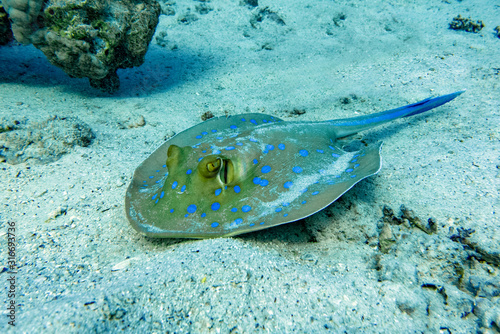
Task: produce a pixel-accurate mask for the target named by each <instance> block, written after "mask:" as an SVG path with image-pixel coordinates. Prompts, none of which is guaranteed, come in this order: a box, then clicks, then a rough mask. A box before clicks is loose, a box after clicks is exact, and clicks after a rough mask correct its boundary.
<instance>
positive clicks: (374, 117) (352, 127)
mask: <svg viewBox="0 0 500 334" xmlns="http://www.w3.org/2000/svg"><path fill="white" fill-rule="evenodd" d="M463 92H465V91H464V90H462V91H458V92H455V93H451V94H447V95H442V96H438V97H434V98H430V97H429V98H427V99H425V100H422V101H420V102H417V103H413V104H409V105H407V106H404V107H399V108H396V109H391V110H386V111H383V112H379V113H376V114H370V115H366V116H360V117H353V118H344V119H336V120H332V121H328V122H329V124H330V125H332V126H334V127H335V134H336V136H337V138H341V137H346V136H349V135H352V134H354V133H358V132H360V131H364V130H367V129H370V128H373V127H375V126H378V125H381V124H384V123H387V122H390V121H392V120H395V119H398V118H401V117H409V116H414V115H418V114H421V113H423V112H426V111H428V110H431V109H434V108H437V107H439V106H441V105H443V104H445V103H448V102H450V101H451V100H453V99H454V98H456V97H457V96H459V95H460V94H462V93H463Z"/></svg>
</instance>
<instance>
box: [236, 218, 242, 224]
mask: <svg viewBox="0 0 500 334" xmlns="http://www.w3.org/2000/svg"><path fill="white" fill-rule="evenodd" d="M234 222H235V223H236V225H239V224H241V223H243V219H241V218H237V219H235V220H234Z"/></svg>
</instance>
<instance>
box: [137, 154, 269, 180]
mask: <svg viewBox="0 0 500 334" xmlns="http://www.w3.org/2000/svg"><path fill="white" fill-rule="evenodd" d="M258 163H259V160H257V159H253V164H254V165H256V164H258ZM144 182H146V181H144Z"/></svg>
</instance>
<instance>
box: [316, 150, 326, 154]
mask: <svg viewBox="0 0 500 334" xmlns="http://www.w3.org/2000/svg"><path fill="white" fill-rule="evenodd" d="M316 152H318V153H325V151H323V150H316Z"/></svg>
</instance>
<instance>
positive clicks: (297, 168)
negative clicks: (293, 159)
mask: <svg viewBox="0 0 500 334" xmlns="http://www.w3.org/2000/svg"><path fill="white" fill-rule="evenodd" d="M292 170H293V172H294V173H297V174H299V173H302V167H299V166H295V167H293V168H292Z"/></svg>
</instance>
